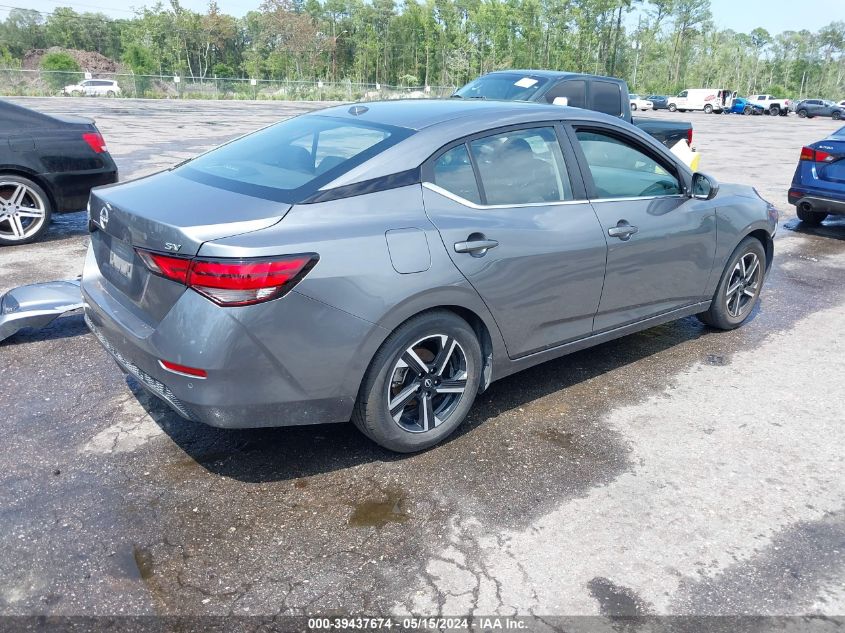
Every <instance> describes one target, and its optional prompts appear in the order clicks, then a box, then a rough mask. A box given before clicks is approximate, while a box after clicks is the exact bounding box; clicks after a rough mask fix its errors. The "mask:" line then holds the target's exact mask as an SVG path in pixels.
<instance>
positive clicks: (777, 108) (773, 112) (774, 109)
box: [769, 105, 780, 116]
mask: <svg viewBox="0 0 845 633" xmlns="http://www.w3.org/2000/svg"><path fill="white" fill-rule="evenodd" d="M769 114H771V115H772V116H780V106H776V105H773V106H772V107H771V108H769Z"/></svg>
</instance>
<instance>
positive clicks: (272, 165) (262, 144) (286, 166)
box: [177, 115, 412, 202]
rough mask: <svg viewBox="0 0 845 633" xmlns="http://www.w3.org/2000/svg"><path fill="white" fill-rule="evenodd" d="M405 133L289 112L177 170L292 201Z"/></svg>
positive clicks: (406, 132) (241, 190)
mask: <svg viewBox="0 0 845 633" xmlns="http://www.w3.org/2000/svg"><path fill="white" fill-rule="evenodd" d="M411 134H412V131H411V130H407V129H405V128H397V127H392V126H382V125H376V124H372V123H363V122H359V121H349V120H347V119H342V118H333V117H324V116H319V115H312V116H302V117H295V118H293V119H288V120H287V121H282V122H281V123H277V124H276V125H273V126H271V127H268V128H264V129H263V130H259V131H258V132H255V133H254V134H250V135H249V136H245V137H243V138H240V139H237V140H235V141H233V142H231V143H228V144H226V145H223V146H221V147H219V148H217V149H214V150H212V151H210V152H208V153H206V154H203V155H201V156H198V157H197V158H195V159H194V160H192V161H190V162H188V163H186V164H185V165H184V166H183V167H181V168H179V169H178V170H177V172H178V173H180V174H181V175H184V176H185V177H188V178H193V179H195V180H199V181H201V182H206V183H208V184H212V185H214V186H219V187H222V188H224V189H229V190H231V191H237V192H239V193H247V194H250V195H257V196H259V197H269V198H271V199H274V200H282V201H287V202H292V201H295V200H296V199H298V198H300V197H302V196H303V195H306V196H307V195H308V194H310V193H313V192H314V191H316V190H317V189H318V188H319V187H320V186H322V185H323V184H325V183H327V182H329V181H331V180H333V179H334V178H336V177H337V176H339V175H341V174H342V173H344V172H345V171H347V170H349V169H351V168H352V167H354V166H356V165H359V164H361V163H362V162H364V161H365V160H368V159H369V158H372V157H373V156H375V155H377V154H379V153H380V152H382V151H384V150H385V149H387V148H388V147H391V146H393V145H395V144H396V143H398V142H399V141H401V140H402V139H404V138H407V137H408V136H410V135H411ZM285 193H289V194H290V195H284V194H285Z"/></svg>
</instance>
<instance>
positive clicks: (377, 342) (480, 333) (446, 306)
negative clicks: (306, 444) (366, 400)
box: [356, 287, 509, 393]
mask: <svg viewBox="0 0 845 633" xmlns="http://www.w3.org/2000/svg"><path fill="white" fill-rule="evenodd" d="M437 310H445V311H448V312H452V313H453V314H455V315H456V316H458V317H460V318H462V319H463V320H464V321H466V322H467V323H468V324H469V326H470V327H471V328H472V329H473V331H474V332H475V333H476V336H477V337H478V342H479V344H480V345H481V355H482V359H483V363H484V365H483V367H482V372H481V377H482V384H481V386H480V388H479V393H480V392H482V391H484V390H485V389H486V388H487V387H488V386H489V385H490V383H491V382H492V381H493V379H494V377H495V376H496V375H502V374H503V373H506V372H503V371H502V370H503V369H504V367H505V366H506V365H507V364H508V363H509V359H508V355H507V349H506V348H505V343H504V340H503V339H502V335H501V333H500V332H499V328H498V326H497V325H496V322H495V320H494V319H493V316H492V315H491V314H490V312H489V311H488V310H487V306H486V305H485V304H484V303H483V302H482V301H481V299H480V297H478V295H477V294H476V293H475V291H474V289H472V288H471V287H470V288H464V289H459V288H456V287H450V288H445V289H442V292H437V293H434V294H430V293H426V294H424V295H422V296H417V297H414V298H411V299H409V300H407V301H405V302H403V303H402V304H401V305H399V306H397V307H396V308H394V309H393V310H391V312H390V313H389V314H387V315H385V317H384V318H383V319H381V320H380V321H379V323H377V324H376V327H375V328H374V331H375V332H377V334H376V335H375V337H370V339H371V340H370V343H369V344H368V345H367V347H368V350H367V357H368V358H367V364H366V368H369V366H370V364H371V363H372V361H373V358H375V355H376V354H377V353H378V350H379V349H380V348H381V346H382V345H383V344H384V342H385V341H386V340H387V338H388V337H389V336H390V335H391V334H392V333H393V332H394V331H396V329H397V328H399V327H401V326H402V325H403V324H404V323H406V322H407V321H409V320H410V319H413V318H415V317H417V316H419V315H421V314H425V313H427V312H434V311H437ZM365 376H366V369H365V371H364V372H363V373H362V374H361V376H360V378H359V384H358V389H360V386H361V384H363V381H364V377H365ZM356 392H357V391H356Z"/></svg>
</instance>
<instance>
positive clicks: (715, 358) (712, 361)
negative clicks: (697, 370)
mask: <svg viewBox="0 0 845 633" xmlns="http://www.w3.org/2000/svg"><path fill="white" fill-rule="evenodd" d="M705 363H706V364H708V365H715V366H717V367H724V366H725V365H730V364H731V361H730V359H729V358H726V357H724V356H720V355H719V354H707V359H706V360H705Z"/></svg>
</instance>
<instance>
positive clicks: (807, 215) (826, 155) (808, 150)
mask: <svg viewBox="0 0 845 633" xmlns="http://www.w3.org/2000/svg"><path fill="white" fill-rule="evenodd" d="M789 203H790V204H794V205H795V206H796V208H797V211H798V218H799V219H800V220H801V221H802V222H805V223H807V224H810V225H813V226H818V225H819V224H821V223H822V220H824V219H825V218H826V217H827V216H828V215H830V214H834V215H845V127H843V128H840V129H838V130H837V131H836V132H834V133H833V134H831V135H830V136H828V137H827V138H825V139H822V140H821V141H816V142H815V143H812V144H810V145H807V146H806V147H802V148H801V158H800V160H799V161H798V166H797V167H796V168H795V175H794V176H793V177H792V186H791V187H790V188H789Z"/></svg>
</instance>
